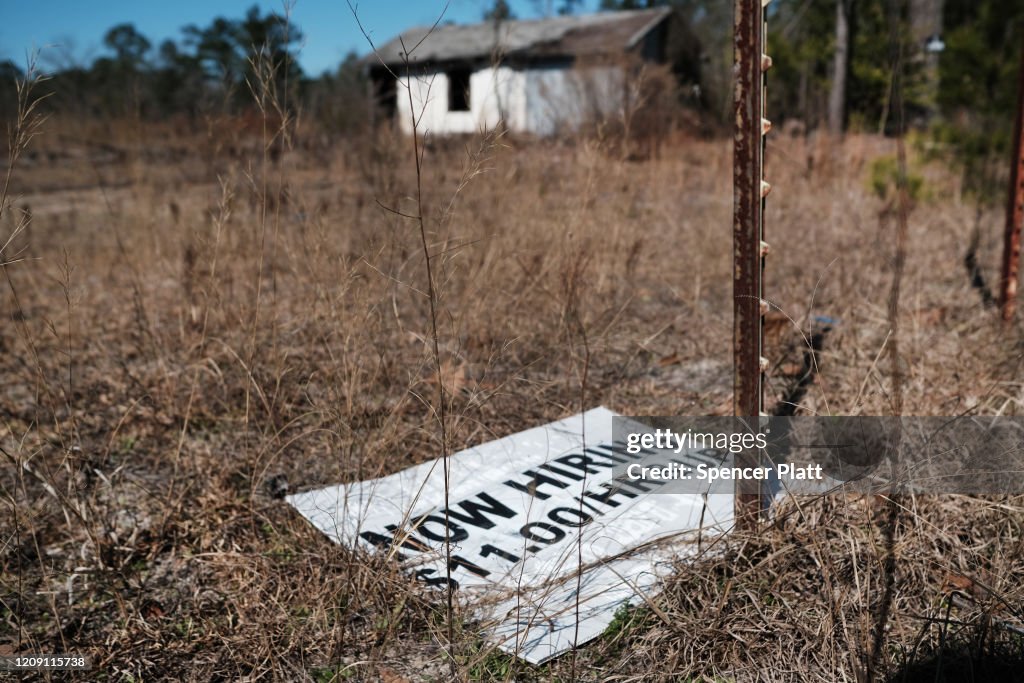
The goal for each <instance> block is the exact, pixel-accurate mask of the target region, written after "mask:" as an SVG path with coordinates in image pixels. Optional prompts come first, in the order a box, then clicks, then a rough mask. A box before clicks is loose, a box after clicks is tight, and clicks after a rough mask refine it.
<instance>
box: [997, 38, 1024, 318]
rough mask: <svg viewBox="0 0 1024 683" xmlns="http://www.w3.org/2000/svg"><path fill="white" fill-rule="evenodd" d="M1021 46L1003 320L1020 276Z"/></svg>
mask: <svg viewBox="0 0 1024 683" xmlns="http://www.w3.org/2000/svg"><path fill="white" fill-rule="evenodd" d="M1022 136H1024V46H1022V49H1021V57H1020V74H1019V76H1018V82H1017V120H1016V122H1015V124H1014V136H1013V166H1012V167H1011V169H1010V199H1009V204H1008V205H1007V207H1006V236H1005V240H1004V242H1003V268H1002V273H1001V276H1002V277H1001V278H1000V280H999V308H1000V310H1001V311H1002V315H1003V320H1006V321H1010V320H1011V319H1013V313H1014V310H1015V309H1016V307H1017V288H1018V283H1019V278H1020V232H1021V223H1024V145H1022V144H1021V137H1022Z"/></svg>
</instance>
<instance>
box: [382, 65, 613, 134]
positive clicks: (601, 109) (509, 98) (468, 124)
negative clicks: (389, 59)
mask: <svg viewBox="0 0 1024 683" xmlns="http://www.w3.org/2000/svg"><path fill="white" fill-rule="evenodd" d="M409 83H411V88H412V103H411V107H410V101H409V93H408V92H407V90H406V88H407V87H408V84H409ZM625 85H626V84H625V79H624V73H623V70H622V69H621V68H619V67H614V66H608V67H589V68H573V67H572V66H570V65H566V64H551V65H540V66H529V67H524V68H513V67H509V66H499V67H497V68H493V67H486V68H482V69H478V70H477V71H474V72H473V73H472V75H471V76H470V86H469V91H470V92H469V95H470V103H469V105H470V108H469V111H448V101H449V98H448V88H449V79H448V76H447V75H446V74H445V72H444V71H433V72H428V73H424V74H421V75H417V76H412V77H411V79H410V78H407V77H402V78H400V79H399V83H398V102H397V105H398V106H397V115H398V119H399V124H400V126H401V129H402V131H403V132H405V133H406V134H411V133H412V113H415V114H416V117H417V119H418V123H417V127H418V129H419V131H420V133H421V134H423V133H426V132H429V133H431V134H435V135H445V134H460V133H475V132H479V131H481V130H487V129H491V128H494V127H496V126H497V125H498V123H499V122H500V121H501V120H504V121H505V124H506V125H507V126H508V127H509V128H510V129H511V130H513V131H516V132H521V133H533V134H535V135H541V136H546V135H553V134H555V133H558V132H562V131H566V130H575V129H577V128H579V126H580V125H582V124H583V123H584V122H586V121H588V120H593V119H595V118H598V117H604V116H613V115H615V114H617V113H618V111H619V109H621V107H622V102H623V99H624V87H625Z"/></svg>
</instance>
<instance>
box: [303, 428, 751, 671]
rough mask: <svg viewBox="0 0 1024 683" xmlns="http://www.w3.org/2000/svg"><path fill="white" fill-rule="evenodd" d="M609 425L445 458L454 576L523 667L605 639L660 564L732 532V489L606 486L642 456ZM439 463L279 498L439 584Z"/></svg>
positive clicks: (532, 435)
mask: <svg viewBox="0 0 1024 683" xmlns="http://www.w3.org/2000/svg"><path fill="white" fill-rule="evenodd" d="M613 417H614V413H612V412H611V411H609V410H607V409H605V408H595V409H593V410H589V411H587V412H586V413H583V414H582V415H574V416H572V417H569V418H566V419H564V420H559V421H558V422H552V423H551V424H547V425H544V426H542V427H536V428H534V429H528V430H526V431H524V432H519V433H518V434H513V435H511V436H507V437H505V438H503V439H498V440H497V441H491V442H488V443H485V444H483V445H481V446H477V447H475V448H469V449H467V450H464V451H461V452H459V453H456V454H454V455H452V456H451V457H450V458H449V469H450V472H449V483H450V487H449V495H448V500H449V505H448V526H447V528H448V530H449V535H450V541H451V563H450V567H451V580H452V581H453V582H454V583H455V584H456V585H457V588H458V592H457V594H458V595H459V596H460V598H461V599H463V600H465V601H466V603H467V604H468V605H469V606H470V607H471V608H472V609H473V611H474V614H475V615H476V616H477V618H479V619H480V620H481V622H482V623H483V626H484V628H485V629H486V632H487V633H488V635H489V637H490V638H491V640H493V641H494V642H495V644H496V645H497V646H498V647H499V648H501V649H502V650H504V651H505V652H508V653H510V654H513V655H515V656H517V657H520V658H522V659H524V660H526V661H528V662H532V663H535V664H538V663H541V662H543V661H544V660H546V659H549V658H551V657H553V656H555V655H558V654H560V653H562V652H564V651H566V650H568V649H570V648H572V647H574V646H575V645H576V644H583V643H585V642H587V641H588V640H591V639H592V638H595V637H596V636H598V635H600V634H601V632H602V631H604V630H605V628H607V626H608V624H609V623H611V620H612V618H613V616H614V614H615V612H616V610H617V609H618V608H620V607H621V606H623V605H624V604H626V603H635V602H636V601H637V600H639V599H640V596H641V594H642V593H649V592H651V590H652V589H653V588H654V587H655V584H656V583H657V581H658V578H659V574H660V572H661V571H662V570H664V569H667V568H668V561H669V560H671V559H674V558H677V557H679V556H680V555H687V554H694V553H696V551H697V540H698V536H700V535H702V536H703V537H704V540H705V541H706V540H707V539H708V537H710V536H714V535H717V534H720V533H722V532H723V531H724V530H725V529H728V528H729V527H730V526H731V525H732V519H733V497H732V495H726V494H716V495H710V496H701V495H698V494H695V495H684V494H663V495H657V494H656V491H657V488H658V486H659V485H660V484H658V483H657V482H650V481H632V480H629V479H628V478H625V477H619V478H613V476H612V468H613V467H614V466H616V465H622V464H624V463H628V462H630V461H631V459H635V458H640V457H641V456H634V455H629V454H627V452H626V449H625V445H624V444H616V443H614V441H613V437H612V418H613ZM443 467H444V466H443V463H442V461H441V460H440V459H438V460H432V461H430V462H425V463H422V464H420V465H417V466H415V467H411V468H409V469H407V470H403V471H401V472H397V473H395V474H392V475H390V476H387V477H383V478H381V479H374V480H371V481H365V482H357V483H353V484H347V485H340V486H331V487H328V488H325V489H320V490H316V491H308V492H305V493H299V494H296V495H293V496H289V497H288V502H289V503H290V504H291V505H293V506H294V507H295V508H296V509H297V510H298V511H299V512H300V513H301V514H302V515H303V516H305V517H306V518H307V519H308V520H309V521H310V522H312V523H313V524H314V525H315V526H316V527H317V528H318V529H320V530H321V531H323V532H324V533H325V534H327V536H329V537H330V538H332V539H334V540H335V541H337V542H338V543H343V544H349V545H354V544H356V543H362V544H369V545H371V546H375V547H377V548H380V549H382V550H386V551H390V552H394V553H395V555H396V556H397V557H399V558H400V559H401V560H402V561H403V563H404V566H407V567H408V568H409V570H410V571H411V572H412V573H413V574H415V576H416V577H417V578H418V579H420V580H422V581H424V582H425V583H427V584H430V585H433V586H440V587H444V586H445V585H446V584H447V581H448V579H447V572H446V570H445V562H446V553H445V528H446V527H445V512H444V500H445V498H444V469H443ZM620 469H621V468H620ZM577 596H578V597H577Z"/></svg>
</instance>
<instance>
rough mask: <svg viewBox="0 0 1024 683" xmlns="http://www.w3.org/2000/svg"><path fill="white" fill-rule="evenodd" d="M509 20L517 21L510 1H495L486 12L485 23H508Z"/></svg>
mask: <svg viewBox="0 0 1024 683" xmlns="http://www.w3.org/2000/svg"><path fill="white" fill-rule="evenodd" d="M509 19H515V15H514V14H512V8H511V7H509V5H508V0H494V4H493V5H491V7H490V9H488V10H487V11H485V12H484V21H508V20H509Z"/></svg>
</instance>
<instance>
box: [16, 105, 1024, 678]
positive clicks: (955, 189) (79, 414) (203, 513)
mask: <svg viewBox="0 0 1024 683" xmlns="http://www.w3.org/2000/svg"><path fill="white" fill-rule="evenodd" d="M52 125H53V126H54V127H55V128H56V130H51V129H47V128H46V127H45V126H44V129H43V133H42V134H41V136H40V137H38V138H37V139H36V140H34V141H33V143H32V146H30V147H29V149H28V151H27V152H26V153H25V154H24V155H23V156H22V158H21V159H20V160H19V162H18V164H17V165H16V166H15V167H14V170H13V173H12V176H11V184H10V194H9V196H10V198H11V200H12V206H11V208H10V209H8V210H5V211H4V213H3V215H2V216H0V244H4V243H5V242H7V236H8V235H13V237H12V239H11V240H10V242H9V243H8V244H7V246H6V247H5V248H4V251H3V253H2V258H0V261H2V262H6V263H7V265H6V266H5V267H4V268H3V273H4V278H3V281H2V282H0V320H2V321H3V322H2V324H0V448H2V452H0V458H2V460H0V462H2V463H3V464H2V465H0V488H2V500H3V506H4V509H5V510H6V512H5V513H4V514H2V515H0V534H2V538H3V543H2V544H0V562H2V565H0V571H2V574H0V583H2V589H0V594H2V595H3V598H2V600H0V618H2V624H3V625H2V626H0V653H13V652H37V653H38V652H53V653H70V652H75V653H84V654H87V655H88V656H90V657H91V658H92V660H93V663H94V669H93V671H92V672H91V674H90V677H92V678H95V679H98V680H164V679H166V680H196V681H206V680H237V679H244V680H256V679H262V680H289V681H291V680H316V681H328V680H367V681H371V680H383V681H404V680H416V681H419V680H448V679H449V678H450V677H451V676H452V675H453V674H452V668H451V667H450V665H449V663H448V661H447V660H446V658H445V654H444V653H445V648H446V646H447V628H448V626H447V620H448V615H447V614H446V611H445V606H444V600H443V599H440V598H438V597H437V596H436V595H431V594H428V593H424V592H423V591H422V590H421V589H420V587H418V586H416V585H414V584H413V583H412V582H411V581H410V580H409V579H408V578H407V577H406V576H405V575H404V574H403V573H402V571H401V570H400V568H399V567H398V566H396V565H395V564H393V563H389V562H387V561H385V560H384V559H382V558H380V557H376V556H371V555H367V554H363V553H361V552H355V551H352V550H349V549H345V548H340V547H337V546H335V545H333V544H332V543H330V542H329V541H328V540H327V539H325V538H324V537H323V536H321V535H320V534H319V533H318V532H316V531H315V530H313V529H312V528H311V527H310V525H309V524H308V523H307V522H306V521H305V520H303V519H302V518H300V517H298V515H296V514H295V513H294V512H293V511H292V510H291V509H290V508H289V507H288V506H287V505H286V504H285V503H284V502H283V501H282V500H280V498H279V496H280V494H281V493H282V492H283V491H284V490H289V491H297V490H305V489H309V488H315V487H318V486H322V485H327V484H335V483H339V482H347V481H354V480H360V479H367V478H372V477H376V476H382V475H384V474H388V473H391V472H395V471H398V470H400V469H403V468H405V467H407V466H409V465H412V464H415V463H418V462H422V461H424V460H428V459H431V458H434V457H437V456H438V455H439V453H440V452H441V448H442V444H441V442H440V437H439V431H438V429H437V419H436V417H435V414H436V412H435V411H436V407H437V402H436V397H437V393H438V385H439V384H441V385H443V386H444V387H445V388H446V390H447V391H446V396H447V401H448V405H447V407H448V409H449V410H448V425H447V426H448V429H447V444H445V445H446V446H447V448H449V449H451V450H458V449H461V448H464V447H467V446H470V445H473V444H477V443H480V442H482V441H485V440H489V439H492V438H495V437H500V436H503V435H506V434H509V433H512V432H514V431H518V430H521V429H525V428H528V427H532V426H536V425H538V424H540V423H543V422H547V421H551V420H554V419H558V418H562V417H565V416H567V415H569V414H571V413H575V412H579V410H580V409H582V408H590V407H594V406H597V405H605V406H608V407H609V408H611V409H612V410H615V411H617V412H620V413H624V414H633V415H688V414H692V415H707V414H728V413H729V412H730V411H731V351H730V348H731V340H732V307H731V276H730V274H731V212H732V195H731V146H730V142H729V141H728V140H698V139H685V138H679V139H675V140H672V141H671V142H669V143H667V144H666V145H664V146H663V147H662V148H661V149H660V152H659V153H658V154H657V155H656V156H654V157H653V158H648V159H643V160H633V159H629V158H623V156H624V155H622V154H619V153H617V152H616V151H615V148H614V147H613V146H610V145H608V144H605V143H602V142H601V141H595V140H579V141H574V142H572V143H568V142H566V143H555V144H552V143H536V142H531V141H527V140H517V139H512V138H510V137H502V136H489V137H482V138H471V139H470V138H467V139H463V140H457V141H435V142H432V143H429V144H428V146H427V149H426V152H425V154H424V157H423V166H422V168H423V171H422V177H421V184H422V196H421V200H420V201H417V199H416V197H417V179H416V173H415V163H414V158H413V153H412V145H411V142H410V141H409V140H407V139H403V138H400V137H394V136H389V135H384V134H382V135H379V136H367V137H366V138H365V139H362V140H351V141H334V142H328V141H325V140H321V139H319V138H317V137H316V136H314V135H309V136H307V137H305V138H302V137H300V138H299V139H298V141H297V143H296V146H295V147H294V148H293V149H290V150H288V151H286V152H284V153H281V154H279V153H278V151H277V147H276V146H271V145H268V146H266V147H264V146H263V145H262V144H261V141H260V140H258V139H256V140H250V141H247V142H244V144H243V143H242V142H238V141H232V140H228V139H227V138H223V137H218V136H213V135H208V136H204V135H202V134H193V135H192V136H191V137H189V136H187V135H184V134H179V133H176V132H175V131H173V130H170V129H163V128H155V127H154V128H152V129H146V128H139V127H135V128H131V127H127V128H126V130H125V131H122V132H120V133H118V134H116V135H115V134H109V135H108V136H107V137H108V138H109V142H104V144H103V145H98V144H88V145H87V144H82V143H80V142H75V141H78V140H82V139H92V138H90V137H89V135H91V134H93V133H95V131H84V130H82V129H79V128H75V127H74V124H73V123H69V122H64V123H60V122H55V123H54V124H52ZM82 125H84V124H82ZM62 126H63V127H62ZM908 148H909V149H910V152H911V160H910V171H911V173H912V174H913V175H914V176H915V177H919V178H920V180H921V184H920V190H919V191H918V192H916V194H915V197H914V199H913V206H912V209H911V211H910V214H909V224H908V228H909V235H908V237H909V239H908V243H907V244H908V246H907V261H906V267H905V271H904V273H903V279H902V286H901V291H900V300H899V327H898V331H897V332H896V334H895V336H894V335H893V334H892V332H891V329H890V325H889V322H888V319H887V305H888V298H889V295H890V288H891V284H892V278H893V265H892V264H893V255H894V250H895V244H896V241H895V235H896V230H897V219H896V214H895V212H894V209H893V201H892V188H891V187H888V186H887V185H886V182H885V181H886V178H885V176H884V173H883V171H881V170H879V169H884V168H885V164H880V162H878V160H879V159H886V158H891V157H892V155H893V154H894V143H893V141H892V140H886V139H882V138H877V137H868V136H850V137H848V138H847V139H846V140H845V141H843V142H839V141H829V140H828V139H826V138H824V137H821V138H817V137H811V138H786V137H782V136H776V137H775V138H774V139H773V140H772V143H771V144H770V146H769V149H768V153H767V155H768V156H767V158H768V160H769V162H768V171H767V173H768V176H769V180H770V181H771V182H772V185H773V187H774V189H773V191H772V193H771V195H770V197H769V201H768V210H767V216H766V219H765V220H766V231H767V235H768V241H769V242H770V243H771V253H770V255H769V257H768V266H767V274H766V280H767V292H768V298H769V299H770V301H771V302H772V304H773V308H774V311H773V314H772V315H773V319H774V320H776V321H777V322H775V323H773V325H772V327H771V329H770V338H769V340H768V343H769V348H768V357H769V360H770V361H771V364H772V365H771V370H770V374H769V385H768V391H767V394H768V396H769V400H770V402H771V403H772V404H776V403H777V402H778V401H779V399H780V397H783V396H785V395H787V392H789V390H790V389H791V388H792V385H793V384H794V382H795V381H796V376H797V375H799V371H798V370H794V368H797V369H798V368H799V367H800V364H801V363H802V360H803V349H804V346H805V343H804V342H805V339H806V338H807V336H808V335H809V334H810V333H811V332H813V331H814V330H815V329H820V327H821V326H822V325H823V323H822V322H821V321H820V317H822V316H824V317H827V318H828V319H830V320H831V322H830V323H829V324H830V326H831V329H830V331H829V333H828V336H827V338H826V340H825V346H824V349H823V351H822V352H821V353H820V354H819V357H818V362H819V367H820V372H819V374H818V376H817V378H816V380H815V382H814V384H813V385H811V386H810V387H809V390H808V391H807V393H806V395H804V396H802V397H801V398H800V401H799V411H800V413H801V414H837V415H888V414H892V412H893V409H894V398H893V390H894V385H893V381H894V380H893V373H892V372H891V371H890V365H889V361H888V360H887V357H886V355H885V353H886V352H887V349H888V348H889V345H890V344H892V343H894V342H898V349H899V356H900V360H899V367H900V373H899V374H900V376H901V378H902V379H901V380H900V381H901V391H902V412H903V414H906V415H955V414H960V413H964V412H970V411H974V412H977V413H979V414H1002V415H1020V414H1022V413H1024V370H1022V365H1021V363H1022V360H1024V327H1022V325H1021V322H1020V319H1021V318H1020V316H1018V321H1017V322H1016V323H1014V324H1012V325H1009V326H1004V325H1001V324H1000V323H999V321H998V319H997V316H996V314H995V312H994V311H993V310H992V309H988V308H985V307H984V306H983V305H982V299H981V297H980V296H979V292H978V291H977V290H976V289H974V288H972V286H971V285H970V281H969V278H968V275H967V271H966V270H965V268H964V265H963V259H964V253H965V251H966V249H967V247H968V244H969V242H970V240H971V233H972V230H973V229H974V228H975V226H978V228H979V235H980V241H979V247H978V256H979V259H980V263H981V267H982V272H983V273H984V274H985V276H986V278H987V279H988V281H989V282H990V283H995V282H996V279H997V277H998V276H997V273H998V270H997V267H998V259H999V257H1000V251H1001V237H1000V236H1001V226H1002V218H1001V212H1000V211H999V210H995V209H980V210H979V209H978V207H976V206H975V204H974V202H973V201H972V200H971V199H970V198H969V197H966V196H964V195H963V194H962V192H961V190H960V180H959V177H958V175H957V174H956V173H955V172H953V171H952V170H950V169H948V168H946V167H945V166H943V165H942V164H941V163H940V162H937V161H929V162H926V161H925V156H924V155H923V154H922V153H921V151H920V149H919V145H917V144H916V143H915V142H914V141H913V140H911V141H909V142H908ZM879 178H881V181H880V180H879ZM419 214H422V215H423V216H424V224H425V228H426V242H427V246H428V249H429V250H430V253H431V254H432V265H433V268H434V275H435V278H434V279H435V285H436V291H435V304H436V310H437V327H438V329H437V335H438V344H439V351H440V354H441V364H440V365H441V371H440V372H438V371H437V369H436V364H435V359H434V355H433V344H432V333H431V324H430V307H429V303H430V301H429V297H428V295H427V290H428V283H427V279H426V271H425V262H424V254H423V241H422V238H421V233H420V230H419V224H418V221H417V220H416V219H415V218H409V216H416V215H419ZM718 550H719V552H716V553H714V554H709V555H708V556H707V557H703V558H701V559H699V560H697V561H696V562H686V563H682V562H681V563H680V564H679V566H678V569H677V572H676V574H675V576H674V578H672V579H671V580H670V581H668V582H667V583H666V585H665V586H664V590H663V591H662V592H661V593H660V594H659V595H657V596H656V597H654V598H653V600H652V602H651V603H650V604H645V605H642V606H640V607H637V608H635V609H632V610H628V611H623V612H622V613H621V614H620V615H619V617H618V618H617V619H616V622H615V623H614V624H613V626H612V627H611V628H610V629H609V632H608V633H606V634H605V635H604V636H603V637H602V638H600V639H598V640H597V641H595V642H594V643H592V644H590V645H587V646H586V647H583V648H581V649H580V650H579V651H578V652H577V653H575V654H572V655H567V656H565V657H562V658H560V659H558V660H555V661H554V662H552V663H550V664H547V665H545V666H542V667H531V666H529V665H526V664H523V663H520V662H517V661H516V660H513V659H510V658H508V657H507V656H505V655H503V654H501V653H499V652H497V651H495V650H494V649H493V648H491V647H490V646H489V645H488V644H487V643H486V641H484V640H483V639H482V637H481V635H480V633H479V631H478V630H477V629H475V627H474V624H473V622H472V620H471V619H468V618H464V616H463V615H461V614H456V615H454V616H455V619H456V620H457V623H456V624H455V632H456V636H457V639H456V642H455V643H454V651H455V653H456V662H455V666H454V670H455V675H456V676H458V677H460V678H465V679H472V680H523V681H531V680H544V681H546V680H552V681H554V680H560V681H565V680H573V679H577V680H600V681H611V680H615V681H640V680H735V681H754V680H771V681H785V680H793V681H808V680H818V681H838V680H849V681H864V680H893V681H897V680H910V681H917V680H929V681H931V680H947V681H957V680H977V681H988V680H1022V674H1021V671H1022V670H1024V668H1022V666H1021V664H1022V663H1024V638H1022V634H1024V604H1022V597H1024V588H1022V587H1024V563H1022V562H1021V560H1020V558H1021V557H1022V556H1024V497H1001V498H985V499H982V498H968V497H964V496H952V495H950V496H943V497H938V496H935V497H913V498H901V499H900V500H898V501H894V502H888V501H884V500H880V499H874V498H864V499H838V498H827V499H819V500H809V501H803V502H801V503H800V504H799V505H797V504H795V503H788V504H784V505H783V507H782V508H781V509H780V510H779V511H778V512H777V514H776V518H775V522H774V523H772V524H770V525H769V526H768V527H767V528H765V529H763V530H761V531H760V532H758V533H757V534H741V533H736V534H733V535H730V536H729V537H728V539H726V540H724V541H723V543H722V545H721V547H720V548H719V549H718ZM54 678H60V675H56V674H55V675H54Z"/></svg>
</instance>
